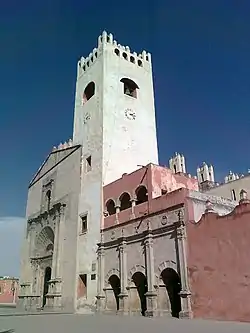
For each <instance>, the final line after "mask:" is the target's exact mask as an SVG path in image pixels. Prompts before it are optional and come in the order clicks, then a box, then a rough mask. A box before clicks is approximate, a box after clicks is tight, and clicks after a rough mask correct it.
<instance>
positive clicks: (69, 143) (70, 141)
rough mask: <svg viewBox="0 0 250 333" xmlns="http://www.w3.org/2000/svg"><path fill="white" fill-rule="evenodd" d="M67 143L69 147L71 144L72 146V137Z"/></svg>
mask: <svg viewBox="0 0 250 333" xmlns="http://www.w3.org/2000/svg"><path fill="white" fill-rule="evenodd" d="M68 145H69V147H72V146H73V141H72V139H69V142H68Z"/></svg>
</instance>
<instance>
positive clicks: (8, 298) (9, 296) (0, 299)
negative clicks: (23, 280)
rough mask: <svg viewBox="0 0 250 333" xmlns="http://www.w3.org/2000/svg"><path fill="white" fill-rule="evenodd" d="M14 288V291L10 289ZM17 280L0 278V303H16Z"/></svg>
mask: <svg viewBox="0 0 250 333" xmlns="http://www.w3.org/2000/svg"><path fill="white" fill-rule="evenodd" d="M13 288H15V291H13V290H12V289H13ZM17 293H18V280H14V279H0V303H5V304H9V303H16V301H17V297H18V294H17Z"/></svg>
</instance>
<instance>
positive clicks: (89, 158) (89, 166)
mask: <svg viewBox="0 0 250 333" xmlns="http://www.w3.org/2000/svg"><path fill="white" fill-rule="evenodd" d="M91 165H92V161H91V156H89V157H88V158H86V171H87V172H89V171H90V170H91Z"/></svg>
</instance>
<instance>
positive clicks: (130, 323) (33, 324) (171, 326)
mask: <svg viewBox="0 0 250 333" xmlns="http://www.w3.org/2000/svg"><path fill="white" fill-rule="evenodd" d="M7 329H14V330H15V333H33V332H34V333H44V332H52V333H59V332H60V333H66V332H69V333H85V332H86V333H98V332H102V333H113V332H114V333H137V332H138V333H147V332H150V333H151V332H153V333H158V332H159V333H163V332H164V333H165V332H166V333H168V332H169V333H170V332H176V333H177V332H178V333H180V332H181V331H182V330H183V332H185V333H196V332H202V333H211V332H214V333H222V332H223V333H224V332H225V333H236V332H237V333H238V332H248V333H249V332H250V324H245V323H230V322H226V323H225V322H213V321H207V320H204V321H203V320H183V319H182V320H178V319H165V318H153V319H150V318H143V317H118V316H109V315H106V316H101V315H77V314H75V315H66V314H58V315H52V314H49V315H29V316H6V317H3V316H1V317H0V332H2V331H4V330H7Z"/></svg>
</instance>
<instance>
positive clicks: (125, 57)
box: [122, 52, 128, 60]
mask: <svg viewBox="0 0 250 333" xmlns="http://www.w3.org/2000/svg"><path fill="white" fill-rule="evenodd" d="M122 56H123V58H124V59H125V60H128V55H127V53H126V52H123V53H122Z"/></svg>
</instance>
